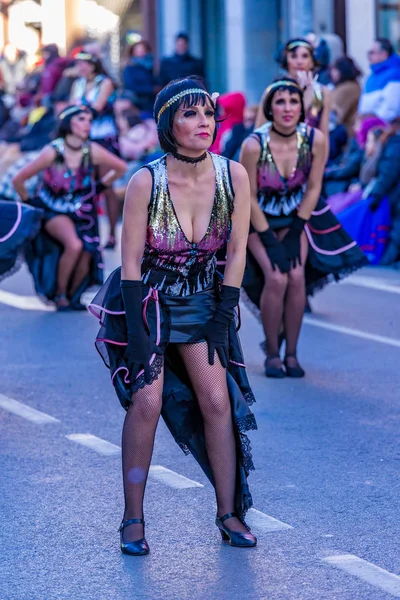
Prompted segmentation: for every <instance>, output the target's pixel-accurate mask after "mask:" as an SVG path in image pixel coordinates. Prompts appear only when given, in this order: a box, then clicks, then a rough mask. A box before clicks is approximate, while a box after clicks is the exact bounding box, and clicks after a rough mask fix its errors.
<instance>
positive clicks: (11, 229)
mask: <svg viewBox="0 0 400 600" xmlns="http://www.w3.org/2000/svg"><path fill="white" fill-rule="evenodd" d="M42 214H43V213H42V211H40V210H37V209H35V208H32V207H31V206H27V205H25V204H22V203H21V202H8V201H7V200H0V281H2V280H3V279H4V278H5V277H8V276H10V275H12V274H13V273H15V272H16V271H17V269H18V267H19V266H20V264H21V262H22V260H23V258H24V252H25V248H26V246H27V244H28V243H29V240H31V239H33V238H34V237H35V235H37V233H38V232H39V229H40V224H41V219H42Z"/></svg>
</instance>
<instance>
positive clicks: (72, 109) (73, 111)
mask: <svg viewBox="0 0 400 600" xmlns="http://www.w3.org/2000/svg"><path fill="white" fill-rule="evenodd" d="M81 112H88V113H90V109H89V108H88V107H87V106H84V105H83V104H82V105H78V106H68V108H66V109H64V110H63V111H62V112H61V113H60V114H59V115H58V118H59V119H60V121H62V120H63V119H65V118H66V117H70V116H71V115H77V114H79V113H81Z"/></svg>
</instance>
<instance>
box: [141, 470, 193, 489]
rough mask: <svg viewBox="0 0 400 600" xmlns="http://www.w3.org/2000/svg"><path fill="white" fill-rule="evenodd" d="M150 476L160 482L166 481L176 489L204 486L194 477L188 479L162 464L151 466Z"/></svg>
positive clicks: (166, 483)
mask: <svg viewBox="0 0 400 600" xmlns="http://www.w3.org/2000/svg"><path fill="white" fill-rule="evenodd" d="M149 477H151V479H156V480H157V481H159V482H160V483H165V485H169V487H172V488H175V489H176V490H183V489H186V488H202V487H204V485H203V484H202V483H198V481H193V479H188V478H187V477H184V476H183V475H180V474H179V473H175V471H170V469H166V468H165V467H162V466H160V465H151V466H150V472H149Z"/></svg>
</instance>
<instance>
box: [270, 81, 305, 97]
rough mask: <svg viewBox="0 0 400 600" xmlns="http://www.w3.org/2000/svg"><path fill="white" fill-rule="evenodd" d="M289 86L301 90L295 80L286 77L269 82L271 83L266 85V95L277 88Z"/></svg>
mask: <svg viewBox="0 0 400 600" xmlns="http://www.w3.org/2000/svg"><path fill="white" fill-rule="evenodd" d="M290 87H295V88H297V89H298V90H299V91H300V92H303V90H302V88H301V87H300V86H299V84H298V83H296V81H290V80H288V79H279V81H274V83H271V85H270V86H268V87H267V92H266V95H267V96H269V94H270V93H271V92H273V91H274V90H277V89H279V88H290Z"/></svg>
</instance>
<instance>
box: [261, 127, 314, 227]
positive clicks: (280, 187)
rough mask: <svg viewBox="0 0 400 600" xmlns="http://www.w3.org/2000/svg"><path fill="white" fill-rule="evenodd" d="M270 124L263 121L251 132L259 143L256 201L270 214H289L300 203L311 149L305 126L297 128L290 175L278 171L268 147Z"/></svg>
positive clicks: (310, 158) (309, 163) (308, 167)
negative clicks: (261, 124)
mask: <svg viewBox="0 0 400 600" xmlns="http://www.w3.org/2000/svg"><path fill="white" fill-rule="evenodd" d="M271 126H272V124H271V123H270V122H268V123H265V125H263V126H262V127H259V128H258V129H256V130H255V131H254V133H253V134H252V135H253V136H256V137H257V139H258V140H259V142H260V144H261V154H260V159H259V162H258V203H259V205H260V207H261V209H262V210H263V211H264V212H265V213H267V214H269V215H273V216H280V215H289V214H290V213H291V212H292V211H293V210H294V209H295V208H296V207H297V206H298V205H299V204H300V202H301V200H302V198H303V194H304V191H305V187H306V184H307V179H308V175H309V172H310V168H311V160H312V152H311V144H310V138H309V136H308V134H307V126H306V125H305V124H304V123H301V124H299V125H298V127H297V162H296V166H295V167H294V168H293V171H292V173H291V175H290V177H288V178H285V177H282V175H281V174H280V173H279V170H278V168H277V166H276V163H275V161H274V158H273V156H272V153H271V149H270V145H269V144H270V131H271Z"/></svg>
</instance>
